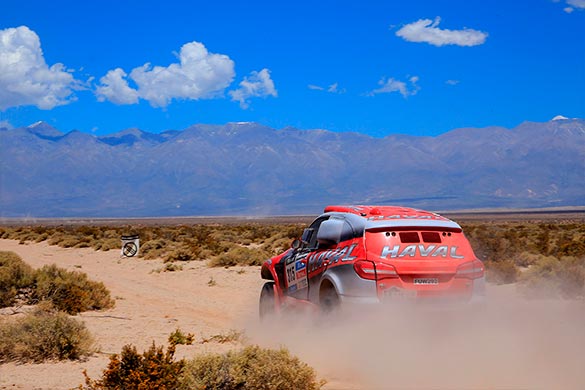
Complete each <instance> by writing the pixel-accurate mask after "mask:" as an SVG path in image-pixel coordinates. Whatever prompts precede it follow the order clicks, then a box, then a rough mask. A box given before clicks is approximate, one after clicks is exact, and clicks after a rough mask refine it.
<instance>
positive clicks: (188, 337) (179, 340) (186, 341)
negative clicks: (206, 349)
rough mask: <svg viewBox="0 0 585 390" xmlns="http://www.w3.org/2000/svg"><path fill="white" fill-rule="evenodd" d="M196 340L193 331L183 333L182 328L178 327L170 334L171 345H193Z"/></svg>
mask: <svg viewBox="0 0 585 390" xmlns="http://www.w3.org/2000/svg"><path fill="white" fill-rule="evenodd" d="M194 340H195V336H194V335H193V333H187V334H185V333H183V332H182V331H181V329H179V328H177V329H176V330H175V331H174V332H173V333H171V334H170V335H169V344H170V345H177V344H183V345H191V344H193V341H194Z"/></svg>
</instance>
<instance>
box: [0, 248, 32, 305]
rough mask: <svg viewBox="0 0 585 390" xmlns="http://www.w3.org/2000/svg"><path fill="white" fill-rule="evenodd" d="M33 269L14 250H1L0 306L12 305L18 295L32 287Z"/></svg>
mask: <svg viewBox="0 0 585 390" xmlns="http://www.w3.org/2000/svg"><path fill="white" fill-rule="evenodd" d="M32 281H33V269H32V268H31V267H30V266H29V265H28V264H26V263H25V262H24V261H22V259H21V258H20V257H19V256H18V255H17V254H16V253H14V252H4V251H0V307H7V306H12V305H13V304H14V303H15V298H16V295H17V294H18V293H19V291H21V290H22V289H25V288H27V287H30V286H31V284H32Z"/></svg>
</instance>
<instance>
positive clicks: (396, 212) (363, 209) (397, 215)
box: [324, 205, 462, 231]
mask: <svg viewBox="0 0 585 390" xmlns="http://www.w3.org/2000/svg"><path fill="white" fill-rule="evenodd" d="M324 212H325V214H327V215H331V216H333V215H337V216H339V217H345V219H348V220H351V222H352V225H353V226H354V229H356V228H357V229H356V230H362V229H363V230H371V229H384V228H415V227H420V228H434V229H439V228H444V229H449V230H456V231H461V230H462V229H461V226H459V224H457V223H456V222H453V221H451V220H450V219H448V218H445V217H443V216H441V215H439V214H436V213H433V212H429V211H425V210H418V209H413V208H408V207H399V206H364V205H357V206H353V205H349V206H327V207H325V210H324ZM363 230H362V231H363Z"/></svg>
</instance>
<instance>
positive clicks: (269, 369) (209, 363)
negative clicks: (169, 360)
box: [178, 346, 325, 390]
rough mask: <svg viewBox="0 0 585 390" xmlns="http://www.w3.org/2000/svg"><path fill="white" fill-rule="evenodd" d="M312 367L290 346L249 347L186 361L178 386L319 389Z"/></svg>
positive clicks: (223, 389) (214, 389)
mask: <svg viewBox="0 0 585 390" xmlns="http://www.w3.org/2000/svg"><path fill="white" fill-rule="evenodd" d="M324 384H325V382H324V381H319V380H318V379H317V376H316V374H315V371H314V370H313V368H311V367H310V366H308V365H307V364H305V363H303V362H301V361H300V360H299V359H298V358H297V357H294V356H292V355H291V354H290V353H289V352H288V350H287V349H285V348H281V349H280V350H271V349H265V348H260V347H258V346H248V347H246V348H244V349H242V350H240V351H235V352H228V353H227V354H223V355H220V354H207V355H202V356H199V357H196V358H195V359H193V360H191V361H189V362H187V363H186V365H185V368H184V370H183V374H182V378H181V382H180V384H179V387H178V388H179V389H184V390H186V389H208V390H220V389H221V390H239V389H242V390H317V389H320V388H321V387H322V386H323V385H324Z"/></svg>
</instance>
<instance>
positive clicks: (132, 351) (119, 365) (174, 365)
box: [85, 343, 185, 390]
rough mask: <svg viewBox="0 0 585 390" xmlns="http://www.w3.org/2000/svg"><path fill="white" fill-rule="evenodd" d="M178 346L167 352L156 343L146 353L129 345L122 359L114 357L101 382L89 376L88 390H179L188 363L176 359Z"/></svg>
mask: <svg viewBox="0 0 585 390" xmlns="http://www.w3.org/2000/svg"><path fill="white" fill-rule="evenodd" d="M174 353H175V346H174V345H171V346H169V347H168V348H167V351H166V352H165V351H164V350H163V348H162V347H158V348H157V347H156V346H155V344H154V343H152V346H151V347H150V349H148V350H147V351H145V352H144V353H142V354H139V353H138V352H137V351H136V347H134V346H131V345H126V346H124V347H123V348H122V353H121V354H120V356H118V355H113V356H112V357H110V362H109V364H108V367H107V368H106V369H105V370H104V371H103V373H102V377H101V379H99V380H92V379H90V378H89V377H88V376H87V374H86V380H85V383H86V386H85V389H87V390H110V389H111V390H122V389H124V390H134V389H136V390H149V389H157V390H175V389H177V387H178V385H179V376H180V374H181V371H182V370H183V366H184V364H185V363H184V361H183V360H178V361H175V360H174Z"/></svg>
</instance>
